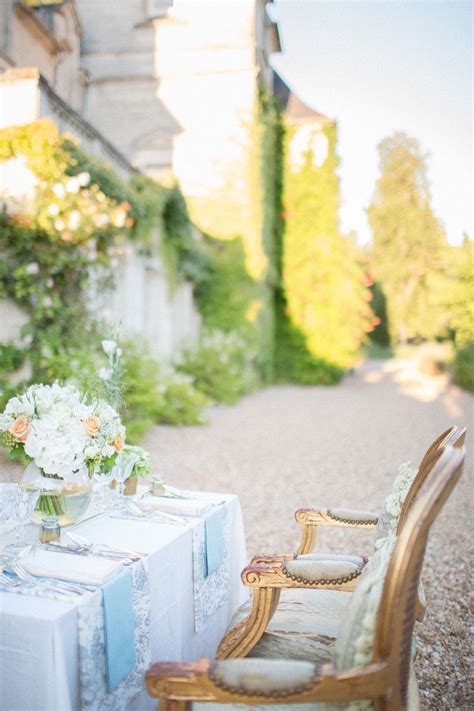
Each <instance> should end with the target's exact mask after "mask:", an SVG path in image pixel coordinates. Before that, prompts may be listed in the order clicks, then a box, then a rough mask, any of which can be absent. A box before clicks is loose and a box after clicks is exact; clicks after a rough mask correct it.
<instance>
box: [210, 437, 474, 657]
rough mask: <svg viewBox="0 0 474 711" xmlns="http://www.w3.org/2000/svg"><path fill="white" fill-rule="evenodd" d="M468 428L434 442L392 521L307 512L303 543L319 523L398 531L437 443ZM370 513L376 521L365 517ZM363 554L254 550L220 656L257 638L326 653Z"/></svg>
mask: <svg viewBox="0 0 474 711" xmlns="http://www.w3.org/2000/svg"><path fill="white" fill-rule="evenodd" d="M465 432H466V431H465V428H459V427H456V426H454V427H451V428H450V429H449V430H447V431H446V432H443V433H442V434H441V435H440V436H439V437H438V438H437V439H436V440H435V441H434V442H433V443H432V445H431V446H430V447H429V449H428V450H427V452H426V454H425V455H424V457H423V459H422V461H421V463H420V468H419V470H418V473H417V474H416V476H415V477H414V479H413V481H412V483H411V485H410V486H409V489H408V493H406V492H405V493H406V496H405V498H404V500H403V501H402V503H401V508H400V509H397V511H398V510H399V515H398V514H396V515H395V516H394V517H392V520H391V521H388V520H385V519H382V520H381V521H380V523H378V521H379V515H377V514H372V513H369V512H362V513H361V512H354V511H350V512H347V511H344V512H342V511H338V512H337V514H336V513H334V512H333V513H332V515H331V516H330V517H329V516H328V515H327V512H326V511H312V512H311V515H313V518H312V519H311V522H310V523H308V522H307V521H306V522H305V524H304V526H303V534H302V543H303V542H304V543H305V545H306V544H308V542H311V545H313V544H314V541H315V538H316V530H317V527H318V526H319V525H336V526H344V527H355V526H357V527H363V528H370V529H372V530H376V529H377V530H378V533H379V537H383V536H385V535H387V533H388V532H389V531H391V529H393V528H394V529H395V530H394V531H393V532H394V533H395V531H396V532H397V533H399V532H400V531H401V530H402V527H403V522H404V521H405V519H406V515H407V513H408V511H409V509H410V506H411V505H412V503H413V501H414V498H415V496H416V493H417V491H419V489H420V487H421V486H422V485H423V482H424V480H425V479H426V476H427V475H428V474H429V472H430V471H431V469H432V468H433V466H434V464H435V463H436V460H437V458H438V457H439V456H440V453H441V451H442V448H443V447H444V446H449V445H451V446H456V447H460V446H462V444H463V442H464V438H465ZM413 473H414V472H413ZM300 511H308V510H307V509H302V510H300ZM297 514H298V512H297ZM318 517H319V518H318ZM370 517H372V519H373V523H370ZM308 518H309V517H308ZM321 521H322V522H323V523H321ZM381 524H383V525H381ZM308 531H309V532H308ZM300 548H301V546H300ZM255 561H257V562H255ZM367 561H368V559H367V558H365V557H361V556H347V555H337V554H313V553H306V554H299V555H298V554H291V555H286V556H285V555H284V556H275V557H271V556H256V557H255V558H254V559H253V561H252V563H251V565H250V566H247V567H246V568H244V570H243V571H242V580H243V582H244V584H245V585H246V586H247V587H249V588H251V589H252V598H251V601H250V603H246V604H245V605H243V606H242V607H241V608H239V610H237V612H236V613H235V615H234V616H233V619H232V622H231V625H230V626H229V630H228V632H227V633H226V634H225V635H224V637H223V639H222V641H221V643H220V645H219V649H218V652H217V657H218V658H219V659H228V658H235V657H243V656H246V655H247V654H249V652H250V651H251V650H252V649H253V648H254V647H255V645H257V643H259V642H260V641H261V640H262V641H261V643H260V653H261V654H262V655H263V656H271V657H281V656H293V657H296V658H298V657H300V658H301V657H302V658H305V656H306V655H307V653H308V650H309V649H312V650H313V652H316V651H321V650H322V649H325V650H326V653H327V654H328V655H330V651H331V650H330V646H331V645H332V644H333V643H334V641H335V638H336V636H337V633H338V629H339V626H340V623H341V622H342V619H343V616H344V613H345V610H346V607H347V605H348V604H349V598H350V595H348V594H344V595H342V594H340V592H345V593H349V592H352V591H353V590H354V589H355V587H356V585H357V583H358V581H359V579H360V577H361V575H362V572H363V570H364V567H365V566H366V564H367ZM282 591H288V592H284V595H283V598H282V599H281V598H280V595H281V592H282ZM316 591H319V592H316ZM336 591H339V592H336ZM277 610H278V613H277V615H276V617H275V619H274V620H272V618H273V616H274V614H275V612H276V611H277ZM424 610H425V602H424V593H423V588H422V586H420V590H419V596H418V599H417V617H418V619H419V620H422V619H423V616H424ZM303 637H304V644H303V641H302V638H303ZM290 652H291V655H290Z"/></svg>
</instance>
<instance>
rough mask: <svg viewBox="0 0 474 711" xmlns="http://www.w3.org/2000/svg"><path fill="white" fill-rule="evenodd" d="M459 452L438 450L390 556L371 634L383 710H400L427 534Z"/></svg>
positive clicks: (455, 473) (458, 466) (458, 467)
mask: <svg viewBox="0 0 474 711" xmlns="http://www.w3.org/2000/svg"><path fill="white" fill-rule="evenodd" d="M464 454H465V450H464V447H461V448H454V447H452V446H448V447H446V448H445V449H443V450H441V451H438V453H437V456H436V458H435V461H434V462H432V465H431V467H430V469H429V471H428V473H427V475H426V477H425V481H424V483H423V484H422V486H421V487H420V488H419V490H418V493H417V495H416V497H415V499H414V500H413V503H412V505H411V507H410V510H409V512H408V514H407V516H406V519H405V524H404V526H403V529H402V530H401V532H400V534H399V536H398V537H397V540H396V543H395V547H394V550H393V552H392V555H391V558H390V562H389V565H388V569H387V574H386V576H385V581H384V587H383V592H382V597H381V601H380V606H379V609H378V613H377V620H376V630H375V638H374V661H381V660H385V661H387V662H388V665H389V675H390V686H391V693H390V697H389V700H388V701H387V703H386V707H387V708H389V709H405V708H406V703H407V692H408V681H409V675H410V663H411V642H412V633H413V627H414V623H415V603H416V597H417V589H418V584H419V579H420V573H421V567H422V564H423V558H424V554H425V548H426V543H427V539H428V533H429V530H430V527H431V525H432V523H433V521H434V520H435V519H436V516H437V515H438V513H439V511H440V510H441V508H442V506H443V504H444V502H445V501H446V499H447V498H448V496H449V495H450V493H451V491H452V490H453V488H454V486H455V485H456V483H457V481H458V480H459V477H460V476H461V472H462V465H463V462H464ZM384 708H385V706H384Z"/></svg>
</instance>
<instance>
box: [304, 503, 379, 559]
mask: <svg viewBox="0 0 474 711" xmlns="http://www.w3.org/2000/svg"><path fill="white" fill-rule="evenodd" d="M295 519H296V521H297V522H298V523H299V524H301V526H302V527H303V530H302V532H301V540H300V544H299V547H298V555H302V554H305V553H311V551H312V550H313V548H314V545H315V543H316V533H317V529H318V527H319V526H336V527H343V528H365V529H370V530H373V529H375V527H376V526H377V523H378V520H379V517H378V515H377V514H374V513H372V512H371V511H361V510H357V509H307V508H305V509H298V510H297V511H295Z"/></svg>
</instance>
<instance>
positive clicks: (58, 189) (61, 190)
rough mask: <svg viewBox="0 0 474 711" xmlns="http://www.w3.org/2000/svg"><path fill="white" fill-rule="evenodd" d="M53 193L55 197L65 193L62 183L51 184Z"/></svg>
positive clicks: (62, 195)
mask: <svg viewBox="0 0 474 711" xmlns="http://www.w3.org/2000/svg"><path fill="white" fill-rule="evenodd" d="M53 193H54V194H55V195H56V197H57V198H63V197H64V196H65V194H66V191H65V189H64V185H63V184H62V183H55V184H54V185H53Z"/></svg>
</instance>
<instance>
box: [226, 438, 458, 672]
mask: <svg viewBox="0 0 474 711" xmlns="http://www.w3.org/2000/svg"><path fill="white" fill-rule="evenodd" d="M465 435H466V430H465V428H462V429H461V428H459V427H457V426H453V427H451V428H450V429H448V430H446V432H443V433H442V434H441V435H440V436H439V437H438V438H437V439H436V440H435V441H434V442H433V443H432V444H431V446H430V447H429V449H428V450H427V452H426V454H425V455H424V457H423V459H422V461H421V464H420V467H419V471H418V474H417V475H416V477H415V479H414V481H413V483H412V485H411V487H410V490H409V492H408V494H407V497H406V499H405V501H404V504H403V506H402V512H401V515H400V523H399V526H398V529H397V534H399V533H400V531H401V529H402V526H403V522H404V520H405V519H406V516H407V513H408V511H409V509H410V507H411V505H412V503H413V501H414V498H415V495H416V493H417V492H418V491H419V489H420V487H421V486H422V485H423V483H424V481H425V479H426V477H427V475H428V474H429V472H430V471H431V469H432V468H433V466H434V464H435V463H436V460H437V458H438V457H439V456H440V454H441V452H442V448H443V447H445V446H456V447H460V446H462V444H463V442H464V439H465ZM300 511H305V512H308V511H310V512H311V510H310V509H300V510H299V511H297V512H296V516H297V520H298V514H299V512H300ZM311 514H312V515H313V522H312V523H305V525H304V528H303V535H302V543H303V542H308V541H312V543H314V541H315V539H316V529H317V527H318V526H319V525H330V526H334V525H335V526H345V527H362V528H370V529H374V528H375V525H376V523H377V520H376V521H375V524H370V525H369V523H368V521H359V522H357V521H351V522H345V521H338V520H336V519H333V518H327V517H326V512H325V511H316V510H314V511H312V512H311ZM307 531H309V534H307V533H306V532H307ZM300 549H301V546H300ZM296 555H297V554H292V555H286V556H285V555H283V556H275V557H273V558H272V557H270V556H267V557H265V556H255V557H254V558H253V559H252V562H251V564H250V565H249V566H247V567H246V568H244V569H243V571H242V581H243V583H244V585H245V586H246V587H249V588H252V607H251V610H250V614H249V615H248V616H247V617H246V618H244V619H243V620H241V621H240V622H239V623H238V624H236V625H235V626H234V627H232V628H231V629H230V630H229V631H228V632H227V633H226V634H225V635H224V637H223V638H222V640H221V643H220V645H219V649H218V651H217V658H218V659H231V658H235V657H245V656H246V655H247V654H248V653H249V652H250V650H251V649H253V647H254V646H255V645H256V644H257V643H258V642H259V640H260V639H261V637H262V635H263V634H264V632H265V630H266V628H267V626H268V624H269V622H270V620H271V619H272V617H273V614H274V613H275V611H276V609H277V607H278V603H279V601H280V593H281V590H282V589H289V588H293V589H294V588H305V589H311V588H312V589H316V590H317V589H325V590H343V591H349V592H350V591H352V590H354V588H355V587H356V585H357V583H358V580H359V577H360V575H361V573H362V569H363V566H361V567H360V568H359V569H358V570H356V571H355V572H354V573H352V574H351V575H349V576H348V577H346V578H339V579H322V580H315V581H308V580H307V579H304V578H302V577H297V576H292V575H290V574H288V572H287V571H286V568H285V562H286V561H288V560H291V559H294V558H295V557H296ZM366 561H367V558H364V559H363V562H364V564H365V562H366ZM424 612H425V609H424V605H423V603H422V602H420V601H419V600H418V599H417V616H418V619H419V620H422V619H423V616H424Z"/></svg>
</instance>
